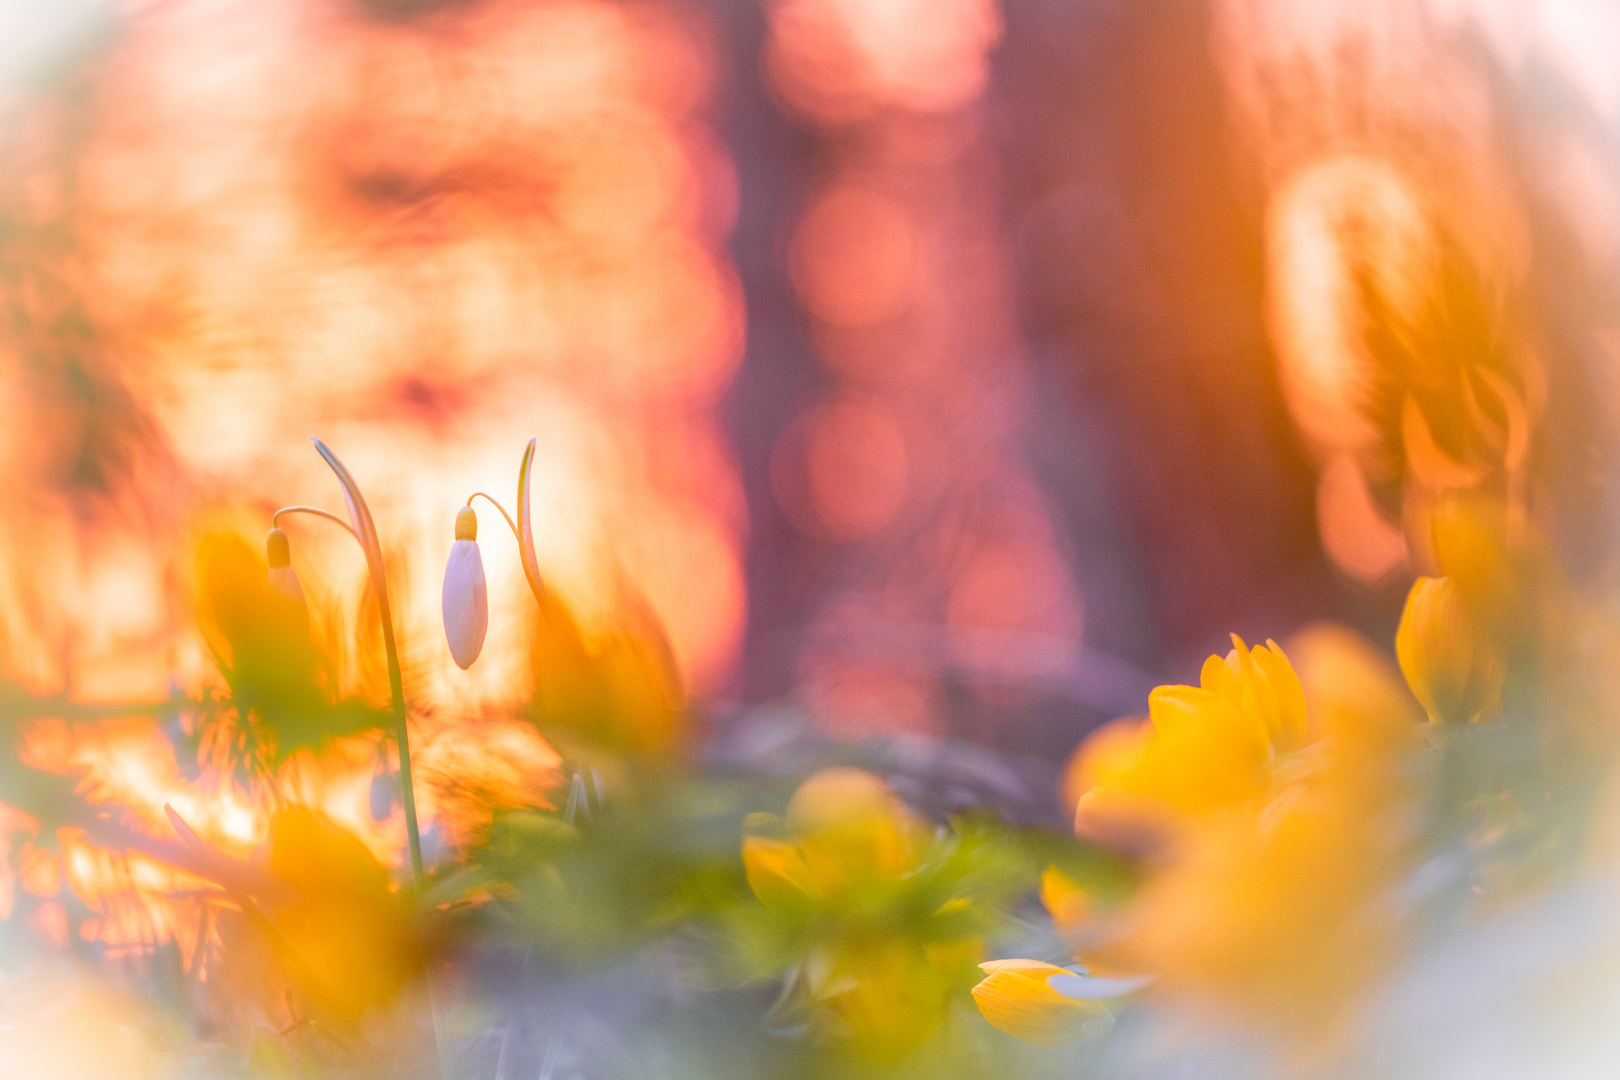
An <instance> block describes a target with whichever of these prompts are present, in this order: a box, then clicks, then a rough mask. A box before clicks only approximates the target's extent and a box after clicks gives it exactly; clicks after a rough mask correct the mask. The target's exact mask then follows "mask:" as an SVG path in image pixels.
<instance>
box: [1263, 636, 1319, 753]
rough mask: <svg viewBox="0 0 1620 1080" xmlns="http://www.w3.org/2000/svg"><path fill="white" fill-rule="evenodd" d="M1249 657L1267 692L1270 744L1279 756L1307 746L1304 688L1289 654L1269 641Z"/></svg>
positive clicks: (1267, 719)
mask: <svg viewBox="0 0 1620 1080" xmlns="http://www.w3.org/2000/svg"><path fill="white" fill-rule="evenodd" d="M1250 656H1251V658H1252V659H1253V661H1254V668H1255V678H1256V680H1257V681H1263V682H1264V683H1265V686H1266V690H1267V696H1268V709H1267V716H1266V721H1267V726H1268V728H1269V730H1270V733H1271V745H1272V747H1273V748H1274V749H1275V750H1276V751H1277V752H1278V753H1282V754H1286V753H1291V752H1292V751H1294V750H1297V749H1299V748H1300V747H1301V746H1303V745H1304V743H1305V720H1306V714H1305V689H1304V687H1303V686H1301V685H1300V681H1299V676H1298V675H1297V674H1296V673H1295V672H1294V665H1293V664H1291V663H1289V662H1288V656H1287V654H1285V653H1284V652H1283V651H1282V646H1281V645H1278V644H1277V643H1276V642H1275V641H1271V640H1269V639H1267V641H1266V643H1265V644H1264V645H1261V646H1259V647H1257V648H1256V649H1254V651H1253V652H1252V653H1251V654H1250Z"/></svg>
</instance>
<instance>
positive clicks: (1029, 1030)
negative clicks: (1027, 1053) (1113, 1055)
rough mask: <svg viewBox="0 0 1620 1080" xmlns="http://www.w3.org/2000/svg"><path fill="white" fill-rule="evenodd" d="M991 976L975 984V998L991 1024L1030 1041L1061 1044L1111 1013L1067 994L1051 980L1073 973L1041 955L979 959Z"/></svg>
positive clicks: (984, 969) (1092, 1002) (1076, 1036)
mask: <svg viewBox="0 0 1620 1080" xmlns="http://www.w3.org/2000/svg"><path fill="white" fill-rule="evenodd" d="M979 967H980V968H981V969H983V971H984V972H985V974H986V978H985V979H984V980H983V981H982V982H980V983H979V985H977V986H975V987H974V988H973V1000H974V1002H975V1003H976V1004H977V1005H978V1006H979V1012H981V1013H983V1014H984V1018H985V1019H986V1020H988V1021H989V1022H990V1023H991V1025H992V1026H994V1027H997V1028H1000V1029H1001V1030H1002V1031H1005V1032H1006V1033H1007V1034H1009V1035H1015V1036H1017V1037H1018V1038H1020V1039H1023V1040H1024V1041H1025V1042H1032V1043H1040V1044H1041V1045H1043V1046H1057V1045H1060V1044H1062V1043H1066V1042H1073V1041H1074V1040H1075V1039H1078V1038H1079V1037H1080V1036H1081V1034H1082V1033H1083V1032H1084V1030H1085V1026H1086V1024H1088V1023H1090V1022H1091V1021H1093V1020H1095V1019H1097V1018H1098V1017H1101V1016H1105V1015H1107V1010H1105V1009H1104V1008H1103V1007H1102V1006H1101V1005H1099V1004H1097V1003H1096V1002H1095V1001H1089V1000H1085V999H1082V998H1071V997H1065V996H1064V995H1062V994H1060V993H1058V992H1057V991H1056V990H1054V989H1052V987H1051V985H1050V984H1049V983H1048V982H1047V980H1048V979H1050V978H1051V977H1052V976H1054V975H1070V974H1073V973H1072V972H1070V971H1068V970H1066V969H1064V968H1060V967H1058V966H1056V965H1055V964H1045V963H1042V962H1041V961H1039V960H991V961H988V962H986V963H983V964H980V965H979Z"/></svg>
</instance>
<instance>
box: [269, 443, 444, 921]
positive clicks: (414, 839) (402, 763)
mask: <svg viewBox="0 0 1620 1080" xmlns="http://www.w3.org/2000/svg"><path fill="white" fill-rule="evenodd" d="M310 441H311V442H312V443H314V444H315V449H316V450H317V451H318V452H319V453H320V455H321V457H323V458H325V459H326V463H327V464H328V465H329V466H331V468H332V472H334V473H336V474H337V478H338V483H340V484H341V485H343V499H344V502H345V503H347V505H348V508H349V520H348V521H347V522H345V521H344V520H343V519H342V518H340V517H338V516H337V515H336V514H332V513H329V512H327V511H325V510H320V509H317V508H316V507H312V506H289V507H286V508H284V509H281V510H277V511H276V513H275V515H274V517H280V516H281V515H282V514H287V513H303V514H314V515H315V516H317V517H323V518H326V519H328V520H330V521H334V522H336V523H337V524H339V525H342V526H343V527H344V528H345V529H347V530H348V531H349V535H351V536H353V537H354V538H355V540H356V542H358V543H359V545H360V549H361V550H362V551H363V552H365V556H366V569H367V571H368V572H369V573H370V575H371V587H372V589H374V590H375V591H376V593H377V614H378V616H379V617H380V618H381V620H382V634H383V651H384V652H386V653H387V654H388V691H389V694H390V696H391V697H392V698H393V705H394V739H395V742H396V743H397V744H398V746H399V784H400V793H401V796H402V801H403V802H404V804H405V833H406V836H407V837H408V838H409V840H410V847H411V875H412V878H413V880H414V881H415V883H416V888H417V891H418V892H420V891H421V889H422V883H423V879H424V878H425V877H426V872H425V871H424V870H423V867H422V833H421V829H420V828H419V827H418V825H417V822H416V790H415V787H414V785H413V784H412V783H411V737H410V731H409V730H408V728H407V726H406V723H405V681H404V678H403V676H402V675H401V674H400V668H399V647H398V646H397V645H396V644H395V642H394V617H393V611H392V609H391V608H390V607H389V605H388V579H387V576H386V575H385V574H384V572H383V558H382V546H381V545H380V544H379V543H378V541H377V526H376V525H375V524H374V523H373V522H372V520H371V508H370V507H368V506H367V505H366V500H365V496H363V495H361V494H360V487H359V485H358V484H356V483H355V480H354V476H353V474H351V473H350V472H349V470H348V468H347V467H346V466H345V465H344V464H343V462H341V461H339V460H338V456H337V455H336V454H334V453H332V451H331V450H330V449H328V448H327V445H326V444H325V443H323V442H321V440H319V439H314V438H312V439H310ZM274 517H273V518H272V522H273V521H274Z"/></svg>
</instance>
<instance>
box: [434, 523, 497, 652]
mask: <svg viewBox="0 0 1620 1080" xmlns="http://www.w3.org/2000/svg"><path fill="white" fill-rule="evenodd" d="M488 630H489V592H488V589H487V587H486V586H485V583H484V559H483V556H481V555H479V553H478V516H477V515H476V514H474V513H473V509H472V507H470V506H463V507H462V508H461V509H460V510H459V511H457V512H456V542H455V543H454V544H452V545H451V546H450V561H449V563H447V564H446V565H445V568H444V638H445V640H446V641H447V642H449V643H450V655H451V656H452V657H454V658H455V661H456V665H457V666H458V667H460V668H461V669H462V670H463V671H465V670H466V669H467V668H470V667H472V665H473V661H474V660H477V659H478V654H479V653H480V652H482V651H483V648H484V634H485V633H487V632H488Z"/></svg>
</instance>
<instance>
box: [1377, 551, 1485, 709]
mask: <svg viewBox="0 0 1620 1080" xmlns="http://www.w3.org/2000/svg"><path fill="white" fill-rule="evenodd" d="M1395 656H1396V658H1397V659H1398V660H1399V661H1400V663H1401V672H1402V674H1404V675H1405V676H1406V682H1407V685H1409V686H1411V688H1412V693H1413V694H1414V695H1416V697H1417V699H1418V701H1420V702H1422V703H1423V707H1424V708H1425V709H1427V710H1428V713H1429V719H1431V720H1436V721H1450V722H1453V723H1468V722H1470V721H1473V720H1475V719H1478V717H1479V714H1480V711H1481V710H1483V709H1484V708H1486V707H1487V706H1488V705H1489V704H1490V703H1491V700H1492V699H1493V698H1494V697H1495V696H1496V695H1497V693H1498V691H1500V690H1501V687H1502V662H1501V659H1500V657H1498V655H1497V653H1496V650H1495V648H1494V647H1493V646H1492V645H1491V643H1490V641H1489V640H1488V639H1487V638H1486V637H1485V635H1484V634H1483V633H1481V630H1480V627H1479V625H1478V624H1477V622H1476V621H1475V620H1474V618H1473V616H1472V615H1471V614H1470V613H1469V611H1468V608H1467V606H1466V605H1465V604H1464V602H1463V598H1462V594H1461V593H1460V591H1459V590H1458V588H1457V585H1456V583H1455V582H1453V581H1452V580H1451V579H1450V578H1443V577H1442V578H1429V577H1420V578H1418V579H1417V581H1415V582H1413V583H1412V591H1411V592H1410V593H1408V594H1407V597H1406V610H1405V611H1403V612H1401V625H1400V628H1399V629H1398V630H1397V631H1396V632H1395Z"/></svg>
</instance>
